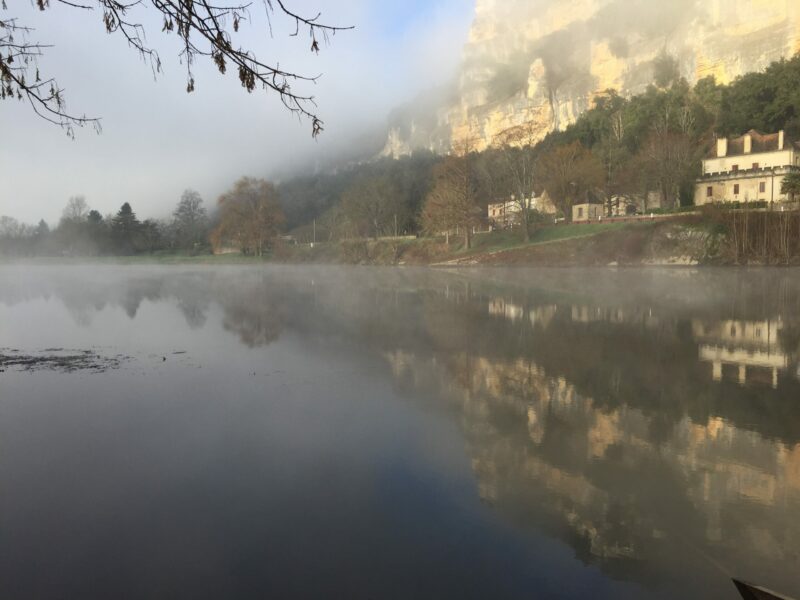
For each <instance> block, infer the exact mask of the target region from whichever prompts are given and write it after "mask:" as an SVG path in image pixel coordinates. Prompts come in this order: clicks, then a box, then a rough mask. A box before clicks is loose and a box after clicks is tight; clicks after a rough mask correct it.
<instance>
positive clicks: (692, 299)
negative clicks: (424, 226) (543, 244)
mask: <svg viewBox="0 0 800 600" xmlns="http://www.w3.org/2000/svg"><path fill="white" fill-rule="evenodd" d="M0 348H1V349H0V357H1V358H2V361H3V363H2V365H0V369H2V372H0V597H2V598H14V599H25V598H47V599H49V598H81V599H87V598H89V599H94V598H103V599H107V598H115V599H116V598H137V599H138V598H148V599H150V598H166V599H176V598H192V599H195V598H215V599H216V598H233V599H238V598H306V597H307V598H448V597H453V598H582V597H592V598H735V597H736V592H735V590H734V589H733V587H732V586H731V585H730V583H729V579H728V578H729V577H730V576H732V575H736V576H739V577H743V578H745V579H750V580H754V581H756V582H757V583H760V584H762V585H766V586H767V587H771V588H774V589H778V590H780V591H782V592H784V593H787V594H790V595H792V594H793V595H797V596H800V575H798V573H800V371H799V370H798V352H799V351H800V273H798V272H797V271H789V270H785V271H778V270H774V271H733V270H726V271H712V270H709V271H702V272H694V271H689V270H672V271H666V270H665V271H657V270H649V271H627V270H620V271H613V270H608V271H606V270H595V271H579V270H571V271H555V270H546V271H536V270H464V271H435V270H398V269H394V270H379V269H374V270H373V269H366V268H357V269H356V268H353V269H347V268H341V269H338V268H337V269H333V268H328V269H322V268H277V267H276V268H258V269H256V268H213V267H197V268H183V267H165V268H150V267H147V268H145V267H133V266H126V267H116V266H108V265H105V266H89V267H74V266H58V267H55V266H34V267H23V266H16V265H11V266H3V267H0Z"/></svg>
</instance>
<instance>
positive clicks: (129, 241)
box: [111, 202, 141, 254]
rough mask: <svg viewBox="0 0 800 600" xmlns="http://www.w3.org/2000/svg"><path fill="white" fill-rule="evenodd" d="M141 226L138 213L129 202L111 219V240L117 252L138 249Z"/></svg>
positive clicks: (128, 252)
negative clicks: (137, 239)
mask: <svg viewBox="0 0 800 600" xmlns="http://www.w3.org/2000/svg"><path fill="white" fill-rule="evenodd" d="M140 228H141V223H140V222H139V219H137V218H136V213H134V212H133V209H132V208H131V205H130V204H128V203H127V202H126V203H125V204H123V205H122V206H121V207H120V209H119V212H118V213H117V214H116V215H115V216H114V218H113V219H112V220H111V240H112V242H113V244H114V247H115V248H116V250H117V252H119V253H121V254H130V253H132V252H134V251H135V250H136V236H137V234H138V233H139V230H140Z"/></svg>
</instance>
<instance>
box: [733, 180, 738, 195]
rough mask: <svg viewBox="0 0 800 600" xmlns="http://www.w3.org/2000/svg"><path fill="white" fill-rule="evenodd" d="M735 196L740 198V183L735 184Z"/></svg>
mask: <svg viewBox="0 0 800 600" xmlns="http://www.w3.org/2000/svg"><path fill="white" fill-rule="evenodd" d="M733 195H734V196H738V195H739V184H738V183H734V184H733Z"/></svg>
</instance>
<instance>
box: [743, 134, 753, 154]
mask: <svg viewBox="0 0 800 600" xmlns="http://www.w3.org/2000/svg"><path fill="white" fill-rule="evenodd" d="M752 151H753V136H752V135H750V134H749V133H748V134H746V135H745V136H744V153H745V154H750V153H751V152H752Z"/></svg>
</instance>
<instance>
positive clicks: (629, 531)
mask: <svg viewBox="0 0 800 600" xmlns="http://www.w3.org/2000/svg"><path fill="white" fill-rule="evenodd" d="M67 279H69V282H68V280H67ZM67 279H65V280H64V281H63V282H60V281H59V280H58V279H53V280H49V281H46V282H45V283H41V281H42V280H36V283H35V284H34V283H32V284H30V285H27V286H26V285H23V284H20V285H18V286H16V287H12V288H2V289H0V302H1V303H14V302H17V301H22V300H23V299H28V300H29V299H31V298H39V299H50V298H58V299H60V300H61V301H62V302H64V304H65V305H67V306H68V307H69V308H70V310H71V311H72V312H73V314H75V315H76V320H78V321H79V322H84V321H83V320H82V319H86V318H87V316H88V321H87V322H91V317H92V315H93V314H94V312H97V311H99V310H102V309H103V308H104V307H107V306H108V307H119V308H121V309H122V310H125V311H126V313H127V314H129V316H130V317H131V318H136V316H137V314H138V311H139V307H140V306H141V305H142V304H143V303H145V302H167V303H173V304H175V305H176V306H177V307H178V308H179V309H180V311H181V312H182V313H183V317H184V319H185V321H186V323H187V325H188V326H190V327H192V328H202V327H206V326H208V325H209V323H214V322H215V321H216V323H217V324H220V323H221V324H222V325H223V328H224V329H225V330H226V331H227V332H229V333H230V334H231V335H235V336H236V337H237V338H238V339H239V340H240V341H241V342H242V343H243V344H245V345H247V346H249V347H253V348H255V347H259V346H263V345H266V344H269V343H271V342H273V341H274V340H276V339H278V337H279V336H280V335H281V334H282V332H290V333H291V334H292V335H294V336H297V337H298V338H299V339H302V340H304V342H305V343H307V344H309V345H312V346H318V347H321V346H322V345H323V344H324V345H325V347H326V348H332V349H333V351H335V352H337V353H345V352H346V353H352V355H353V356H354V360H360V359H361V357H364V356H369V357H372V356H375V355H378V356H382V357H384V358H385V360H386V363H387V372H388V373H390V374H391V376H392V377H393V379H394V381H395V382H396V385H397V387H398V388H399V389H400V390H401V391H407V392H408V394H407V395H408V397H409V398H412V399H414V400H415V401H417V402H420V403H422V404H423V405H425V406H426V407H433V408H435V409H437V410H446V411H448V414H450V415H451V417H452V418H453V419H455V420H456V421H457V422H458V423H459V424H460V427H461V429H462V431H463V435H464V437H465V440H466V442H467V444H466V446H467V452H468V453H469V456H470V458H471V460H472V465H473V471H474V473H475V478H476V485H477V487H478V490H479V493H480V496H481V497H482V498H483V499H484V500H485V501H486V502H487V503H488V504H491V505H492V506H493V507H494V509H495V510H496V511H497V513H498V514H500V515H502V516H503V517H504V518H507V519H509V520H510V521H512V522H514V523H517V524H519V525H522V526H525V527H531V528H533V529H535V530H540V531H546V532H549V533H550V534H551V535H553V536H556V537H558V538H560V539H562V540H564V541H566V542H568V543H569V544H570V545H571V546H572V547H573V548H574V549H575V551H576V552H577V553H578V554H579V555H580V556H581V557H582V558H583V559H584V560H585V561H586V562H589V563H594V564H598V565H600V566H601V567H602V568H603V569H604V570H606V571H607V572H610V573H613V574H617V575H619V576H624V577H626V578H641V579H642V580H643V581H652V580H655V579H657V578H658V577H659V576H664V574H665V572H669V573H680V572H682V571H681V569H682V568H683V567H685V565H686V564H688V563H691V562H702V563H703V564H706V563H709V564H710V563H711V562H713V563H714V564H716V565H718V566H721V567H724V568H725V569H729V570H730V574H733V573H736V574H738V575H740V576H745V577H746V576H747V575H748V573H749V572H753V573H756V574H757V575H758V577H759V580H761V581H763V580H764V579H763V577H764V574H765V573H766V574H773V575H774V577H770V580H769V583H770V585H771V586H773V587H781V588H785V589H786V591H788V592H793V590H792V589H791V585H792V582H791V581H787V580H786V579H787V578H788V577H790V576H791V574H792V573H794V572H796V569H797V567H798V566H800V550H798V549H800V519H798V518H797V515H798V514H800V404H798V398H800V379H799V378H798V372H797V361H798V354H799V352H798V350H799V349H800V278H798V277H796V274H795V273H794V271H757V272H735V271H720V272H717V271H708V272H703V273H691V272H688V271H665V272H659V271H648V272H635V271H603V270H600V271H595V272H580V271H575V270H571V271H525V270H518V271H508V272H503V271H486V272H483V271H467V272H456V273H449V272H446V271H432V270H408V271H406V270H379V269H342V270H339V269H331V268H328V269H314V268H308V269H252V270H250V269H238V270H230V271H226V270H196V271H194V270H187V271H185V272H184V271H181V272H176V271H174V270H158V271H154V272H150V273H147V272H144V271H143V272H142V274H141V276H140V277H129V276H126V277H125V278H124V279H119V280H117V281H116V282H114V281H113V278H112V281H111V282H109V281H108V275H107V274H105V275H102V276H101V275H98V276H97V277H95V278H92V277H89V278H87V281H86V284H85V285H83V286H81V287H80V291H76V288H75V286H74V285H71V278H67ZM78 315H80V318H79V317H78ZM742 368H743V370H744V377H742V376H741V375H740V374H741V372H742ZM354 385H355V383H354ZM681 565H683V567H682V566H681Z"/></svg>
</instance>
